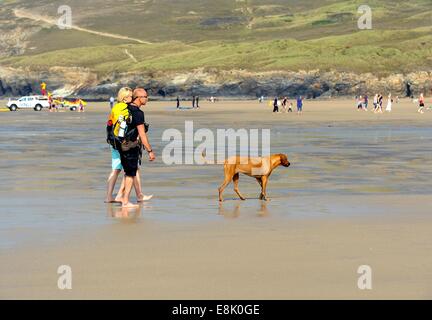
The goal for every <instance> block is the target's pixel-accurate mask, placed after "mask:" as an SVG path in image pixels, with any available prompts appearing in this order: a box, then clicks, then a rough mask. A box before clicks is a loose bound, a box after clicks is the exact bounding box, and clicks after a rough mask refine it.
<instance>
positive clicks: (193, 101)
mask: <svg viewBox="0 0 432 320" xmlns="http://www.w3.org/2000/svg"><path fill="white" fill-rule="evenodd" d="M192 109H195V96H192Z"/></svg>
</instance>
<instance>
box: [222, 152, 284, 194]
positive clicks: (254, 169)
mask: <svg viewBox="0 0 432 320" xmlns="http://www.w3.org/2000/svg"><path fill="white" fill-rule="evenodd" d="M280 165H282V166H284V167H289V166H290V163H289V161H288V157H287V156H286V155H285V154H282V153H278V154H272V155H271V156H268V157H257V158H244V157H239V156H236V157H231V158H228V159H227V160H226V161H225V164H224V174H225V180H224V182H223V183H222V185H221V186H220V187H219V201H223V198H222V193H223V191H224V189H225V188H226V186H227V185H228V184H229V183H230V182H231V180H232V181H233V183H234V191H235V192H236V193H237V194H238V196H239V197H240V199H242V200H245V198H244V197H243V196H242V195H241V194H240V190H239V188H238V181H239V173H244V174H246V175H248V176H250V177H254V178H255V179H257V181H258V183H259V184H260V186H261V194H260V196H259V198H260V200H267V195H266V188H267V182H268V179H269V177H270V175H271V173H272V171H273V170H274V169H275V168H277V167H278V166H280Z"/></svg>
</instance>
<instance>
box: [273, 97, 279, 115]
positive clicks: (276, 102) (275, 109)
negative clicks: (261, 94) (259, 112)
mask: <svg viewBox="0 0 432 320" xmlns="http://www.w3.org/2000/svg"><path fill="white" fill-rule="evenodd" d="M273 112H279V106H278V98H277V97H275V99H274V100H273Z"/></svg>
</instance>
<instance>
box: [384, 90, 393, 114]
mask: <svg viewBox="0 0 432 320" xmlns="http://www.w3.org/2000/svg"><path fill="white" fill-rule="evenodd" d="M392 104H393V99H392V96H391V93H389V95H388V98H387V107H386V109H385V111H386V112H391V111H392Z"/></svg>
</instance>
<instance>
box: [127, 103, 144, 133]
mask: <svg viewBox="0 0 432 320" xmlns="http://www.w3.org/2000/svg"><path fill="white" fill-rule="evenodd" d="M128 109H129V114H130V116H131V118H132V121H131V123H129V124H128V132H130V133H131V134H130V136H129V135H128V140H130V141H136V140H137V139H138V129H137V127H138V126H139V125H143V124H144V122H145V118H144V112H143V111H142V110H140V108H138V107H137V106H134V105H131V104H130V105H128Z"/></svg>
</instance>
